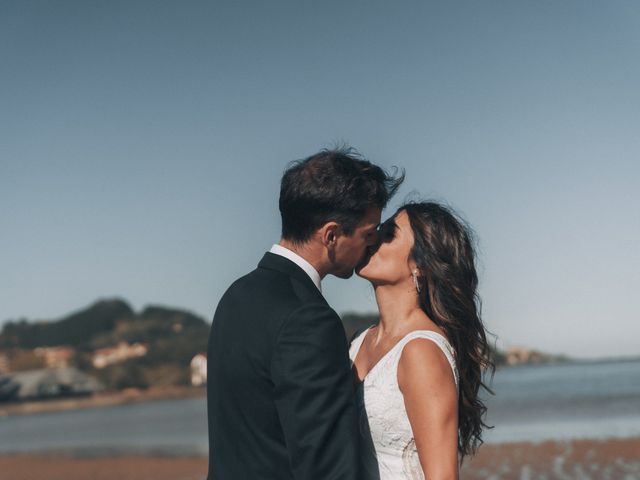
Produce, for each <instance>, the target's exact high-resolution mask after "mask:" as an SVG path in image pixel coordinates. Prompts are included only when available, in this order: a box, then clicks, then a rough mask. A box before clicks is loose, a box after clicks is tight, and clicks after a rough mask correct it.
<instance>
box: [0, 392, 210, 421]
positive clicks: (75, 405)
mask: <svg viewBox="0 0 640 480" xmlns="http://www.w3.org/2000/svg"><path fill="white" fill-rule="evenodd" d="M204 396H206V389H204V388H202V387H188V386H162V387H151V388H147V389H140V388H127V389H124V390H115V391H109V392H100V393H95V394H93V395H91V396H86V397H77V398H56V399H51V400H32V401H22V402H20V401H17V402H6V403H0V417H3V416H9V415H11V416H13V415H28V414H38V413H51V412H64V411H70V410H79V409H88V408H101V407H113V406H118V405H129V404H133V403H145V402H153V401H161V400H181V399H184V398H197V397H204Z"/></svg>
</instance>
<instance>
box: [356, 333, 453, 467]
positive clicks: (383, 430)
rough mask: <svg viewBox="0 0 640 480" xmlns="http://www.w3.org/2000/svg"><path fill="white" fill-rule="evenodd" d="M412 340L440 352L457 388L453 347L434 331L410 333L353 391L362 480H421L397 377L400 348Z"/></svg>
mask: <svg viewBox="0 0 640 480" xmlns="http://www.w3.org/2000/svg"><path fill="white" fill-rule="evenodd" d="M367 332H368V330H365V331H364V332H362V333H361V334H360V335H359V336H358V337H356V338H355V339H354V340H353V342H352V343H351V348H350V349H349V357H350V358H351V362H352V364H353V362H354V361H355V359H356V355H357V354H358V350H360V346H361V345H362V342H363V340H364V337H365V335H366V333H367ZM416 338H426V339H428V340H431V341H433V342H435V344H436V345H438V346H439V347H440V348H441V349H442V351H443V352H444V354H445V356H446V357H447V359H448V360H449V364H450V365H451V368H452V370H453V376H454V378H455V382H456V387H457V386H458V370H457V367H456V363H455V358H454V351H453V348H452V347H451V345H450V344H449V342H448V341H447V340H446V339H445V338H444V337H443V336H442V335H440V334H438V333H436V332H432V331H429V330H415V331H413V332H410V333H409V334H407V335H406V336H405V337H404V338H402V340H400V341H399V342H398V343H397V344H396V345H394V347H393V348H392V349H391V350H389V352H388V353H387V354H386V355H385V356H383V357H382V358H381V359H380V361H379V362H378V363H377V364H376V365H375V366H374V367H373V368H372V369H371V370H370V371H369V373H368V374H367V376H366V377H365V378H364V381H363V382H362V383H360V384H359V385H358V387H357V390H356V395H357V402H358V409H359V412H358V415H359V422H360V434H361V435H362V437H363V438H362V440H363V455H364V457H363V473H364V477H363V478H364V479H365V480H405V479H406V480H423V479H424V478H425V477H424V473H423V471H422V467H421V466H420V461H419V459H418V452H417V450H416V445H415V441H414V438H413V432H412V431H411V425H410V423H409V419H408V418H407V411H406V410H405V407H404V398H403V396H402V392H400V388H399V387H398V378H397V371H398V362H399V361H400V355H401V354H402V349H403V348H404V346H405V345H406V344H407V343H409V342H410V341H411V340H414V339H416Z"/></svg>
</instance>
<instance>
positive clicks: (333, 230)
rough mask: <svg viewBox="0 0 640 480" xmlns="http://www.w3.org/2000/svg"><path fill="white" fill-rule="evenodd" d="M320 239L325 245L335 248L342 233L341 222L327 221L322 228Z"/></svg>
mask: <svg viewBox="0 0 640 480" xmlns="http://www.w3.org/2000/svg"><path fill="white" fill-rule="evenodd" d="M319 233H320V239H321V240H322V243H323V245H324V246H325V247H330V248H333V247H334V246H335V244H336V241H337V240H338V235H340V234H341V233H342V229H341V228H340V224H338V223H336V222H327V223H325V224H324V225H323V226H322V228H321V229H320V232H319Z"/></svg>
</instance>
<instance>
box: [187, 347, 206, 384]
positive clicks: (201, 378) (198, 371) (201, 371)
mask: <svg viewBox="0 0 640 480" xmlns="http://www.w3.org/2000/svg"><path fill="white" fill-rule="evenodd" d="M206 383H207V355H206V354H204V353H198V354H197V355H196V356H195V357H193V358H192V359H191V385H194V386H196V387H200V386H202V385H205V384H206Z"/></svg>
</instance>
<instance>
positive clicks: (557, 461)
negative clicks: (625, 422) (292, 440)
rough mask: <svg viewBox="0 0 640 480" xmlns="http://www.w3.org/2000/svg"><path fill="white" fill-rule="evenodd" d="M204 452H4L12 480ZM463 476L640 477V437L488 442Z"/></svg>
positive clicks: (145, 471) (151, 475) (202, 463)
mask: <svg viewBox="0 0 640 480" xmlns="http://www.w3.org/2000/svg"><path fill="white" fill-rule="evenodd" d="M206 470H207V459H206V458H201V457H176V458H172V457H153V456H118V457H99V456H97V457H92V458H75V457H73V456H71V455H11V456H0V472H2V478H3V479H4V478H7V479H11V480H35V479H45V478H46V479H47V480H86V479H92V480H114V479H117V480H147V479H148V480H203V479H204V478H205V477H206ZM461 478H462V479H469V480H473V479H489V478H490V479H492V480H507V479H523V480H525V479H538V478H545V479H549V480H551V479H563V480H566V479H593V480H602V479H612V480H616V479H625V480H633V479H640V438H630V439H609V440H573V441H568V442H543V443H535V444H534V443H511V444H501V445H484V446H483V447H482V448H481V449H480V452H479V453H478V455H477V456H476V457H475V458H473V459H471V460H468V461H466V462H465V464H464V466H463V469H462V471H461Z"/></svg>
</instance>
